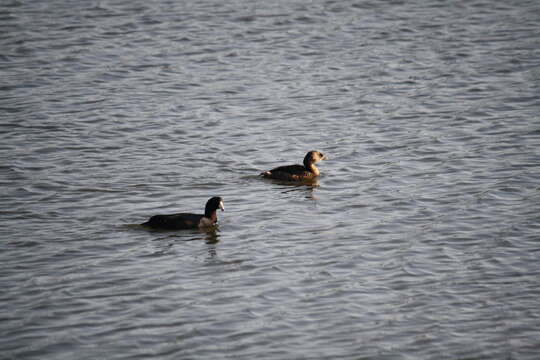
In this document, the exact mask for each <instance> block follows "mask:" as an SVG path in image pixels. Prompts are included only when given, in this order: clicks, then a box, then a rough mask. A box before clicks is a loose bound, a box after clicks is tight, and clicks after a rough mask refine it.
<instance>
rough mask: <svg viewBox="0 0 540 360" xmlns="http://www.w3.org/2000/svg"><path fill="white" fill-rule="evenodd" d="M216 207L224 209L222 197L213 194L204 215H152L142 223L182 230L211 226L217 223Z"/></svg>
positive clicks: (159, 227)
mask: <svg viewBox="0 0 540 360" xmlns="http://www.w3.org/2000/svg"><path fill="white" fill-rule="evenodd" d="M217 209H221V211H224V210H225V206H224V205H223V199H222V198H221V197H219V196H214V197H213V198H210V199H209V200H208V201H207V202H206V206H205V208H204V215H200V214H189V213H178V214H170V215H154V216H152V217H151V218H150V219H149V220H148V221H147V222H144V223H142V224H141V225H143V226H148V227H150V228H153V229H163V230H182V229H196V228H205V227H210V226H213V225H215V224H216V223H217Z"/></svg>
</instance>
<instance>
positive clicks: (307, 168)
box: [261, 150, 326, 181]
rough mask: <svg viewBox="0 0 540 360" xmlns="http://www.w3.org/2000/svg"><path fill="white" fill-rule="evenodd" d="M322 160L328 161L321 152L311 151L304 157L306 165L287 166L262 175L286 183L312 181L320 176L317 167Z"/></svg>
mask: <svg viewBox="0 0 540 360" xmlns="http://www.w3.org/2000/svg"><path fill="white" fill-rule="evenodd" d="M321 160H326V156H325V155H324V154H323V153H322V152H320V151H316V150H313V151H310V152H308V153H307V154H306V156H305V157H304V165H285V166H279V167H277V168H275V169H272V170H269V171H265V172H262V173H261V176H262V177H265V178H269V179H276V180H286V181H303V180H312V179H314V178H316V177H317V176H319V175H320V171H319V169H317V167H316V166H315V164H316V163H318V162H319V161H321Z"/></svg>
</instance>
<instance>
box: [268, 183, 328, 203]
mask: <svg viewBox="0 0 540 360" xmlns="http://www.w3.org/2000/svg"><path fill="white" fill-rule="evenodd" d="M272 182H273V183H275V184H276V185H280V189H282V193H283V194H287V193H296V192H301V193H304V195H305V198H306V199H311V200H318V198H317V196H316V195H315V189H316V188H318V187H319V186H320V184H319V180H318V179H313V180H310V181H303V182H290V181H289V182H287V181H280V180H272Z"/></svg>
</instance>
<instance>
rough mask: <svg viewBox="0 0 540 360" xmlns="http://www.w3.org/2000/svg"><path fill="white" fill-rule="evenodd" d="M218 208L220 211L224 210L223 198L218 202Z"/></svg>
mask: <svg viewBox="0 0 540 360" xmlns="http://www.w3.org/2000/svg"><path fill="white" fill-rule="evenodd" d="M219 208H220V209H221V211H225V205H223V200H221V201H220V202H219Z"/></svg>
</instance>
